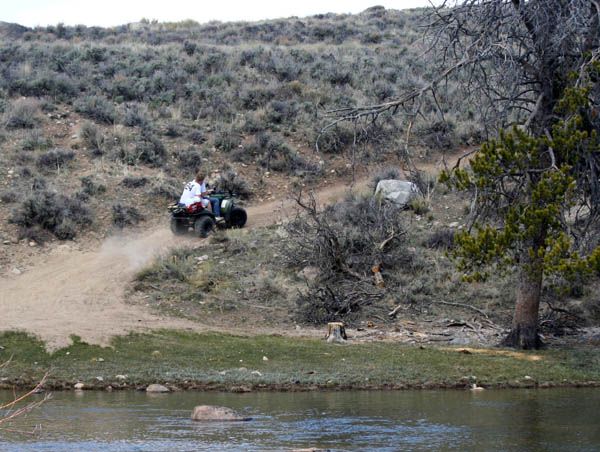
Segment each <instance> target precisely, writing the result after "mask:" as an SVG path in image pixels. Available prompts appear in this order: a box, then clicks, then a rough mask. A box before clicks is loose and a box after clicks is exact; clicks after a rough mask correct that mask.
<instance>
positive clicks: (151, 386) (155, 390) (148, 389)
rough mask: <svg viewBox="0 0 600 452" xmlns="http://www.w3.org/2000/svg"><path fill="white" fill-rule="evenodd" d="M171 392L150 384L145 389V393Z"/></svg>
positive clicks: (163, 387)
mask: <svg viewBox="0 0 600 452" xmlns="http://www.w3.org/2000/svg"><path fill="white" fill-rule="evenodd" d="M170 391H171V390H170V389H169V388H167V387H166V386H163V385H159V384H151V385H150V386H148V387H147V388H146V392H170Z"/></svg>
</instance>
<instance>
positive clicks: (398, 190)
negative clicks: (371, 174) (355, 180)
mask: <svg viewBox="0 0 600 452" xmlns="http://www.w3.org/2000/svg"><path fill="white" fill-rule="evenodd" d="M418 194H419V188H418V187H417V186H416V185H415V184H413V183H412V182H409V181H405V180H395V179H384V180H380V181H379V182H378V183H377V188H376V189H375V196H381V197H382V198H383V199H385V200H386V201H390V202H391V203H393V204H396V205H397V206H400V207H404V206H406V205H407V204H408V203H409V202H410V201H411V200H412V199H413V198H415V197H416V196H417V195H418Z"/></svg>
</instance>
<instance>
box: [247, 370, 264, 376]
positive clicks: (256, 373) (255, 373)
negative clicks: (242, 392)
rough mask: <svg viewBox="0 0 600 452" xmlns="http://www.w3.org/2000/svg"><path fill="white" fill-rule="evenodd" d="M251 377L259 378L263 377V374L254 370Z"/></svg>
mask: <svg viewBox="0 0 600 452" xmlns="http://www.w3.org/2000/svg"><path fill="white" fill-rule="evenodd" d="M250 375H256V376H257V377H262V374H261V373H260V372H259V371H258V370H253V371H252V372H250Z"/></svg>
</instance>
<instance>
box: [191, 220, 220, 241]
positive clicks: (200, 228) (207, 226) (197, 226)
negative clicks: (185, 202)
mask: <svg viewBox="0 0 600 452" xmlns="http://www.w3.org/2000/svg"><path fill="white" fill-rule="evenodd" d="M214 227H215V222H214V221H213V219H212V218H211V217H209V216H204V217H200V218H198V219H197V220H196V222H195V223H194V232H195V233H196V235H197V236H198V237H202V238H206V237H207V236H208V234H210V231H212V230H213V228H214Z"/></svg>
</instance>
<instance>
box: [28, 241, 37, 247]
mask: <svg viewBox="0 0 600 452" xmlns="http://www.w3.org/2000/svg"><path fill="white" fill-rule="evenodd" d="M35 245H37V243H35V242H34V241H33V240H32V241H31V242H29V246H35Z"/></svg>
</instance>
